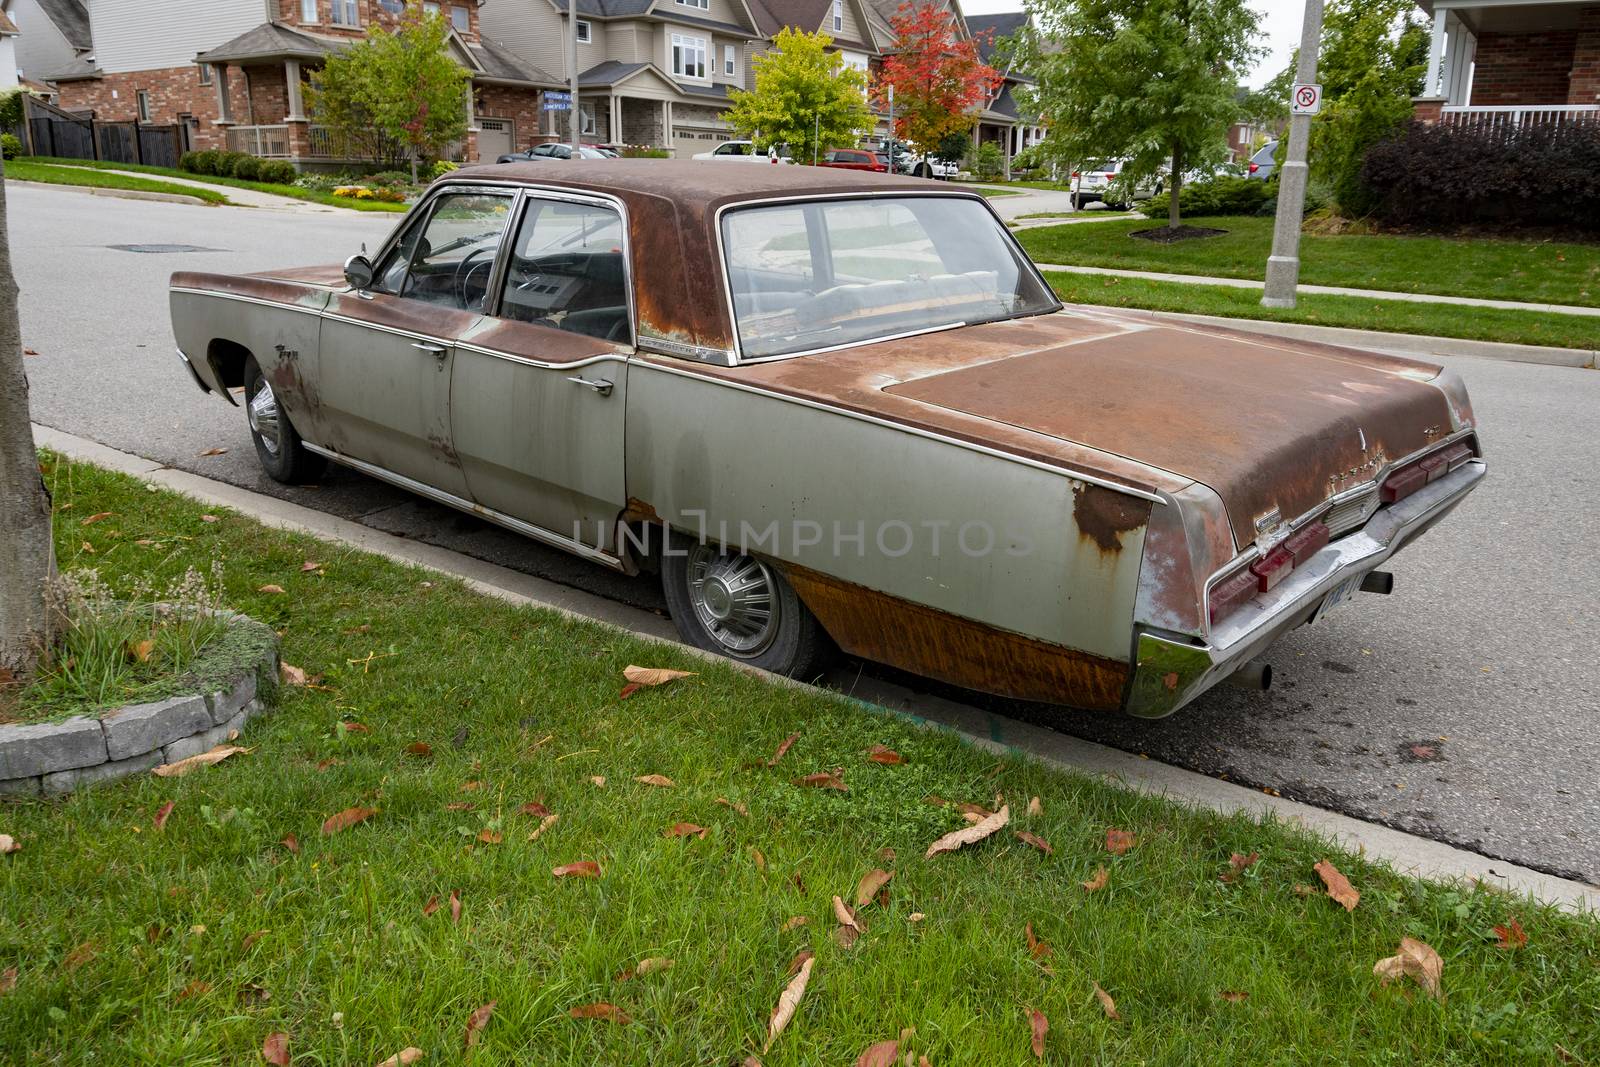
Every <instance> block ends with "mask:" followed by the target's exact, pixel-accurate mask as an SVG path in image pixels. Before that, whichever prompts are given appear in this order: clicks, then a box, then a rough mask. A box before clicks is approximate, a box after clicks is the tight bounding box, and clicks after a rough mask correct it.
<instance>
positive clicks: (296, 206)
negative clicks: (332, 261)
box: [52, 163, 398, 215]
mask: <svg viewBox="0 0 1600 1067" xmlns="http://www.w3.org/2000/svg"><path fill="white" fill-rule="evenodd" d="M55 165H57V164H52V166H55ZM70 165H71V164H66V163H63V164H59V166H61V167H63V168H65V167H68V166H70ZM78 169H80V170H93V171H94V172H95V173H98V174H120V175H122V176H123V177H124V178H143V179H144V180H145V181H157V182H167V183H169V184H172V185H185V186H189V187H191V188H194V189H209V190H211V191H212V192H214V193H221V194H222V195H223V196H226V197H227V198H228V199H229V200H230V201H232V202H233V203H234V204H235V205H236V206H239V207H253V208H261V209H265V210H268V211H285V212H288V213H290V214H294V215H339V214H343V213H345V212H348V211H354V210H355V209H354V208H342V207H330V206H329V205H327V204H314V203H311V202H310V201H308V200H296V199H294V198H293V197H289V196H278V195H276V194H274V193H263V192H261V191H260V190H259V189H240V188H237V187H235V186H232V185H214V184H212V183H211V182H202V181H195V180H194V179H191V178H173V177H168V176H167V175H165V174H145V173H142V172H140V171H136V170H111V169H109V168H104V167H94V168H90V167H80V168H78ZM67 188H70V186H68V187H67ZM397 214H398V212H397Z"/></svg>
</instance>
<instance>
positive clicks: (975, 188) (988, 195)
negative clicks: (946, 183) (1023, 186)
mask: <svg viewBox="0 0 1600 1067" xmlns="http://www.w3.org/2000/svg"><path fill="white" fill-rule="evenodd" d="M950 184H951V185H953V186H955V187H956V188H958V189H967V190H970V191H971V192H974V193H977V194H978V195H979V196H981V197H983V198H984V199H986V200H992V199H994V198H995V197H997V196H1021V195H1022V193H1021V192H1020V191H1018V190H1016V189H995V188H992V187H990V186H988V185H975V184H971V183H968V182H951V183H950Z"/></svg>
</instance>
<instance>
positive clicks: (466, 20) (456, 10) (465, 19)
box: [450, 7, 472, 33]
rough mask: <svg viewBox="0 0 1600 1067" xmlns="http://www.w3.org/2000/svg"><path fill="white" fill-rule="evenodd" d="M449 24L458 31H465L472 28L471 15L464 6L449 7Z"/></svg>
mask: <svg viewBox="0 0 1600 1067" xmlns="http://www.w3.org/2000/svg"><path fill="white" fill-rule="evenodd" d="M450 25H452V26H454V27H455V28H456V29H457V30H458V31H459V32H461V33H466V32H467V31H468V30H470V29H471V28H472V16H471V15H469V14H468V13H467V9H466V8H464V7H452V8H451V9H450Z"/></svg>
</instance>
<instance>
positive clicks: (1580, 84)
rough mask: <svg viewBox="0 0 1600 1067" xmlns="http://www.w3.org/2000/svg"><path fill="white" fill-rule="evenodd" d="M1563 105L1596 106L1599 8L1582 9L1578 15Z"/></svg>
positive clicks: (1599, 77)
mask: <svg viewBox="0 0 1600 1067" xmlns="http://www.w3.org/2000/svg"><path fill="white" fill-rule="evenodd" d="M1567 103H1569V104H1600V7H1586V8H1584V9H1583V11H1582V12H1580V13H1579V15H1578V37H1577V40H1576V41H1575V42H1574V43H1573V49H1572V81H1571V82H1570V83H1569V84H1568V86H1567Z"/></svg>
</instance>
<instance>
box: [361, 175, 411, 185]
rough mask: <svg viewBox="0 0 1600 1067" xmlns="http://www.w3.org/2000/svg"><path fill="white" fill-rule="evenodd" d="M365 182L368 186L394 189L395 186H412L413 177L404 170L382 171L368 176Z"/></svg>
mask: <svg viewBox="0 0 1600 1067" xmlns="http://www.w3.org/2000/svg"><path fill="white" fill-rule="evenodd" d="M365 181H366V184H368V185H376V186H381V187H387V188H391V189H392V188H394V187H395V186H400V185H410V184H411V175H410V174H407V173H406V172H405V171H403V170H380V171H379V172H378V173H376V174H371V175H368V176H367V178H366V179H365Z"/></svg>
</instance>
